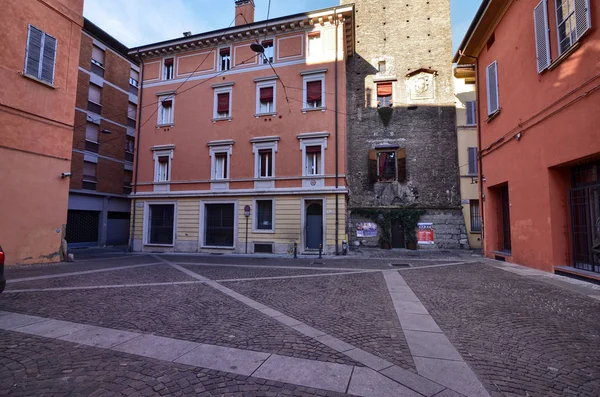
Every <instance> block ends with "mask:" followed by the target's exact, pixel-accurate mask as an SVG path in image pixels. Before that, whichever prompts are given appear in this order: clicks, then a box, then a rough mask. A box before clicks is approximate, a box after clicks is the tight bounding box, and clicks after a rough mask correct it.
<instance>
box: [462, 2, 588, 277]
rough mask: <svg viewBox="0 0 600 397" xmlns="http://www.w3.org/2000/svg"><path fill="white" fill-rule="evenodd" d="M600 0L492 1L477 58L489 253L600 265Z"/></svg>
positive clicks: (480, 28) (465, 57)
mask: <svg viewBox="0 0 600 397" xmlns="http://www.w3.org/2000/svg"><path fill="white" fill-rule="evenodd" d="M599 27H600V4H598V3H597V2H595V1H590V0H543V1H541V2H540V1H539V0H524V1H498V0H484V1H483V4H482V6H481V8H480V10H479V12H478V14H477V15H476V17H475V20H474V21H473V24H472V25H471V28H470V29H469V31H468V32H467V35H466V37H465V39H464V40H463V42H462V44H461V46H460V49H459V51H458V53H457V54H456V56H455V59H454V60H455V62H457V63H458V64H459V65H460V64H473V63H475V64H476V67H477V68H476V70H477V72H476V73H477V103H478V105H479V106H478V114H477V119H478V120H481V122H479V123H478V125H479V130H478V134H479V153H480V156H479V162H480V163H479V165H480V167H479V170H480V175H479V186H480V187H481V190H480V193H481V196H482V199H483V201H482V203H483V216H484V228H483V236H484V252H485V255H487V256H488V257H491V258H496V259H499V260H507V261H510V262H515V263H519V264H522V265H526V266H530V267H533V268H537V269H541V270H545V271H549V272H552V271H570V272H579V273H581V274H588V275H593V274H594V273H596V275H597V273H599V272H600V127H599V125H600V112H599V111H598V109H599V108H600V107H599V104H600V93H599V92H598V91H599V89H600V29H599Z"/></svg>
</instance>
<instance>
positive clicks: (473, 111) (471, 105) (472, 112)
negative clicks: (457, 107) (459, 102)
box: [465, 101, 477, 125]
mask: <svg viewBox="0 0 600 397" xmlns="http://www.w3.org/2000/svg"><path fill="white" fill-rule="evenodd" d="M465 106H466V108H467V121H466V125H476V124H477V106H476V102H475V101H468V102H467V103H466V104H465Z"/></svg>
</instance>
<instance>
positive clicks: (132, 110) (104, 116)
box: [66, 19, 139, 247]
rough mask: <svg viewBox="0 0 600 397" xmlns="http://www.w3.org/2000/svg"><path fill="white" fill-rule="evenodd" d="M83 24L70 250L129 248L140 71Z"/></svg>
mask: <svg viewBox="0 0 600 397" xmlns="http://www.w3.org/2000/svg"><path fill="white" fill-rule="evenodd" d="M127 50H128V49H127V47H125V46H124V45H123V44H121V43H120V42H118V41H117V40H116V39H114V38H113V37H111V36H110V35H108V34H107V33H106V32H104V31H103V30H102V29H100V28H99V27H98V26H96V25H94V24H93V23H92V22H90V21H89V20H87V19H85V20H84V25H83V32H82V34H81V50H80V53H79V73H78V81H77V102H76V108H75V128H74V135H73V154H72V162H71V173H72V176H71V184H70V190H69V212H68V222H67V235H66V238H67V242H68V243H69V247H81V246H105V245H119V244H127V243H128V236H129V218H130V217H129V214H130V210H131V205H130V199H129V197H128V195H129V193H130V192H131V182H132V180H133V157H134V149H135V133H136V116H137V104H138V80H139V77H138V75H139V67H138V66H137V64H136V62H134V61H133V60H132V59H131V58H130V57H129V56H128V54H127Z"/></svg>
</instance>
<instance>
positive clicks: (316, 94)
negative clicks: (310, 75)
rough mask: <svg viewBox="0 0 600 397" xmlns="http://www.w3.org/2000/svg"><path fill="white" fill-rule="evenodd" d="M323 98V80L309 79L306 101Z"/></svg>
mask: <svg viewBox="0 0 600 397" xmlns="http://www.w3.org/2000/svg"><path fill="white" fill-rule="evenodd" d="M320 100H321V80H317V81H309V82H308V83H306V101H307V102H313V101H320Z"/></svg>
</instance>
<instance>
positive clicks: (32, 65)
mask: <svg viewBox="0 0 600 397" xmlns="http://www.w3.org/2000/svg"><path fill="white" fill-rule="evenodd" d="M56 45H57V41H56V39H55V38H54V37H52V36H50V35H49V34H46V33H44V32H42V31H41V30H39V29H37V28H35V27H33V26H32V25H29V32H28V36H27V49H26V55H25V74H26V75H28V76H31V77H35V78H36V79H38V80H41V81H43V82H45V83H48V84H54V64H55V62H56Z"/></svg>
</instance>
